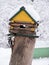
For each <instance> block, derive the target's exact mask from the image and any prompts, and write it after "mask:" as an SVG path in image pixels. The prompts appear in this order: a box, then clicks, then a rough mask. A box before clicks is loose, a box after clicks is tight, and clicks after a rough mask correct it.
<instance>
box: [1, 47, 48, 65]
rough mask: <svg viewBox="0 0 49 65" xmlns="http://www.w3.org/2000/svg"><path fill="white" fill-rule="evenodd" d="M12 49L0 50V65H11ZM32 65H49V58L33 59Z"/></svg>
mask: <svg viewBox="0 0 49 65" xmlns="http://www.w3.org/2000/svg"><path fill="white" fill-rule="evenodd" d="M10 57H11V49H10V48H8V49H6V48H0V65H9V62H10ZM32 65H49V58H39V59H33V60H32Z"/></svg>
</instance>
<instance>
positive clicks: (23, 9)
mask: <svg viewBox="0 0 49 65" xmlns="http://www.w3.org/2000/svg"><path fill="white" fill-rule="evenodd" d="M21 11H25V13H26V14H27V15H28V16H29V17H30V18H31V19H32V20H33V21H34V22H35V23H36V24H38V23H37V22H36V20H35V19H34V18H33V17H32V16H31V15H30V14H29V12H28V11H27V10H26V9H25V7H24V6H22V7H21V8H20V10H19V11H18V12H16V14H15V15H14V16H12V17H11V18H10V19H9V20H10V21H11V20H12V19H13V18H14V17H15V16H16V15H18V14H19V13H20V12H21Z"/></svg>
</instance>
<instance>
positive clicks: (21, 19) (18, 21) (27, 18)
mask: <svg viewBox="0 0 49 65" xmlns="http://www.w3.org/2000/svg"><path fill="white" fill-rule="evenodd" d="M10 21H11V22H10V23H9V25H10V29H9V32H10V33H14V34H15V35H17V36H30V37H38V36H36V32H35V30H36V28H37V27H38V23H37V22H36V21H35V20H34V18H33V17H31V15H30V14H29V12H27V11H26V10H25V7H21V8H20V10H19V11H18V12H17V13H16V14H15V15H14V16H13V17H11V18H10Z"/></svg>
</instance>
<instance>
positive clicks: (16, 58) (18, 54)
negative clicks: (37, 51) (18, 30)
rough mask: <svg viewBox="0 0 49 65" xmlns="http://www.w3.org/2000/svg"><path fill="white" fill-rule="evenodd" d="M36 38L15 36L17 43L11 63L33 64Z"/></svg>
mask: <svg viewBox="0 0 49 65" xmlns="http://www.w3.org/2000/svg"><path fill="white" fill-rule="evenodd" d="M34 46H35V38H29V37H22V36H17V37H15V44H14V46H13V50H12V51H13V52H12V54H11V60H10V64H9V65H31V63H32V57H33V50H34Z"/></svg>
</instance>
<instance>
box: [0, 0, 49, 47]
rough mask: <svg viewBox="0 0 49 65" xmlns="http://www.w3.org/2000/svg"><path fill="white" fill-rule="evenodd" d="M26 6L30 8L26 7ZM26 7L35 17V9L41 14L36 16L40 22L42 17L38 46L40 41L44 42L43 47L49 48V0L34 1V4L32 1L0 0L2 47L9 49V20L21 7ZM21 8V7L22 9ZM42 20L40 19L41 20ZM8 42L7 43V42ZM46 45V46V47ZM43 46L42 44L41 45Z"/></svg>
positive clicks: (0, 45)
mask: <svg viewBox="0 0 49 65" xmlns="http://www.w3.org/2000/svg"><path fill="white" fill-rule="evenodd" d="M26 4H27V5H28V6H26ZM20 5H21V6H22V5H24V6H25V7H26V10H27V11H28V12H29V11H30V12H29V13H30V14H31V15H32V16H33V15H34V13H33V12H35V11H34V10H33V8H34V9H35V10H36V12H38V13H39V15H37V13H36V15H37V19H36V16H35V15H34V18H35V19H36V20H38V18H39V16H40V17H41V21H40V22H39V24H40V25H39V27H38V32H37V35H39V38H38V41H37V42H38V43H36V45H39V41H40V42H41V41H43V44H42V45H43V47H44V46H45V47H46V46H47V45H48V46H49V30H48V29H49V15H48V14H49V1H48V0H34V2H32V1H31V0H0V47H9V44H8V37H7V35H6V34H8V33H9V32H8V30H9V25H8V23H9V18H11V17H12V16H13V15H14V14H15V13H16V11H18V10H19V8H18V7H19V6H20ZM21 6H20V7H21ZM39 19H40V18H39ZM5 40H6V41H5ZM44 43H45V45H44ZM40 46H41V43H40Z"/></svg>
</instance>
